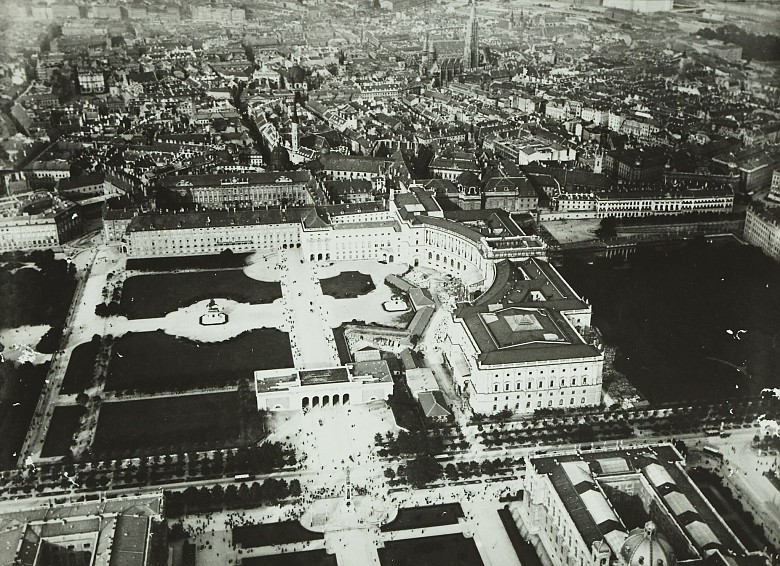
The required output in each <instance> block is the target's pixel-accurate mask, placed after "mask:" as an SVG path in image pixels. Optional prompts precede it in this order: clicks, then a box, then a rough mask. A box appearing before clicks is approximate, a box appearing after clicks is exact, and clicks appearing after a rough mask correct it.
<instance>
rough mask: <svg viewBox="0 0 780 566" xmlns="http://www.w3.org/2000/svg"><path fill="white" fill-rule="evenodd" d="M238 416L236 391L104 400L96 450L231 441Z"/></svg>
mask: <svg viewBox="0 0 780 566" xmlns="http://www.w3.org/2000/svg"><path fill="white" fill-rule="evenodd" d="M240 419H241V411H240V407H239V396H238V393H237V392H235V391H232V392H227V393H208V394H203V395H182V396H177V397H159V398H156V399H142V400H134V401H120V402H109V403H103V405H102V406H101V407H100V414H99V417H98V424H97V432H96V434H95V440H94V442H93V443H92V451H93V453H94V454H95V455H101V456H104V457H109V456H110V457H127V456H130V455H138V454H161V453H176V452H184V451H192V450H205V449H209V448H216V447H223V446H228V445H231V444H235V442H236V441H237V439H238V437H239V434H240V431H241V423H240Z"/></svg>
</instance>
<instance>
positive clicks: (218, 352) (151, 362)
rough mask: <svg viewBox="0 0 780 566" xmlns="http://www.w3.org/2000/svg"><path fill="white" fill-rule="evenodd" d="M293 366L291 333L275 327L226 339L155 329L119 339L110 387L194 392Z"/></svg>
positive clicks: (109, 373) (115, 344)
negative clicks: (258, 372) (202, 339)
mask: <svg viewBox="0 0 780 566" xmlns="http://www.w3.org/2000/svg"><path fill="white" fill-rule="evenodd" d="M286 367H293V359H292V351H291V349H290V337H289V335H288V334H287V333H286V332H282V331H281V330H277V329H276V328H259V329H256V330H250V331H249V332H244V333H243V334H240V335H239V336H236V337H235V338H232V339H230V340H226V341H224V342H193V341H191V340H185V339H182V338H176V337H175V336H170V335H168V334H165V333H164V332H163V331H161V330H158V331H156V332H131V333H128V334H125V335H124V336H122V337H120V338H117V340H116V342H115V343H114V347H113V350H112V353H111V361H110V363H109V368H108V377H107V379H106V390H108V391H140V392H145V393H160V392H164V391H191V390H193V389H200V388H208V387H223V386H226V385H231V384H234V383H238V381H240V380H242V379H247V380H248V379H251V378H252V376H253V374H254V371H255V370H260V369H275V368H286Z"/></svg>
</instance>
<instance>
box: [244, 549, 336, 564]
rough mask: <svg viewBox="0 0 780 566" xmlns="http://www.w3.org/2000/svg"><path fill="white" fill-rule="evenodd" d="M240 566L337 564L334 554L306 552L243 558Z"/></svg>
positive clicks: (317, 551) (322, 551)
mask: <svg viewBox="0 0 780 566" xmlns="http://www.w3.org/2000/svg"><path fill="white" fill-rule="evenodd" d="M241 566H338V562H337V561H336V555H335V554H328V553H327V552H325V551H324V550H308V551H306V552H292V553H290V554H274V555H271V556H252V557H251V558H243V559H242V560H241Z"/></svg>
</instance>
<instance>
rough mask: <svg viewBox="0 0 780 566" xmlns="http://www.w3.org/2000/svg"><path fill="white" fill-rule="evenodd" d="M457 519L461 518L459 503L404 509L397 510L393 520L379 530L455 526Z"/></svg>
mask: <svg viewBox="0 0 780 566" xmlns="http://www.w3.org/2000/svg"><path fill="white" fill-rule="evenodd" d="M458 517H463V509H462V508H461V506H460V503H446V504H443V505H425V506H422V507H404V508H402V509H399V510H398V515H396V517H395V519H393V520H392V521H390V522H389V523H387V524H386V525H382V527H381V529H380V530H381V531H383V532H387V531H402V530H405V529H420V528H423V527H440V526H442V525H455V524H457V522H458Z"/></svg>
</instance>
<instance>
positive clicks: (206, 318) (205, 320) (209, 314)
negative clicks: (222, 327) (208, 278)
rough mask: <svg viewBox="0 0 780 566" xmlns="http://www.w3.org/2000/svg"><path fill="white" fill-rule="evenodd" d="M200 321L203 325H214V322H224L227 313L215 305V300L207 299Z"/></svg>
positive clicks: (226, 318)
mask: <svg viewBox="0 0 780 566" xmlns="http://www.w3.org/2000/svg"><path fill="white" fill-rule="evenodd" d="M199 320H200V323H201V325H203V326H214V325H216V324H225V323H226V322H227V321H228V315H226V314H225V313H223V312H222V310H221V309H220V308H219V306H218V305H217V301H215V300H214V299H211V301H209V304H208V307H207V311H206V314H204V315H201V317H200V319H199Z"/></svg>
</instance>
